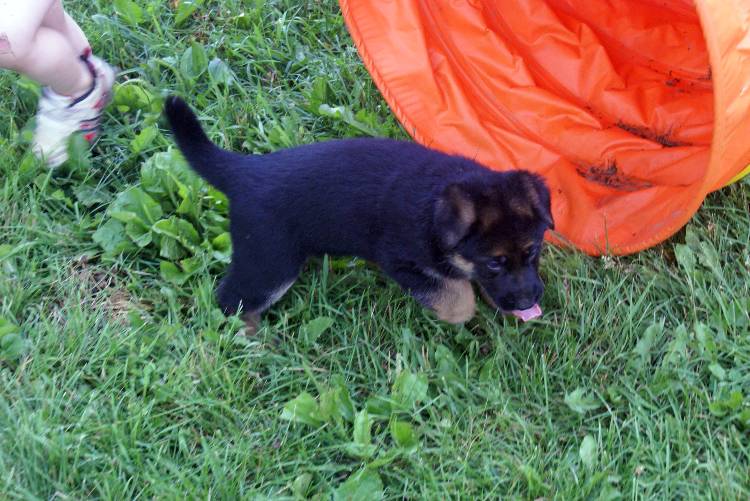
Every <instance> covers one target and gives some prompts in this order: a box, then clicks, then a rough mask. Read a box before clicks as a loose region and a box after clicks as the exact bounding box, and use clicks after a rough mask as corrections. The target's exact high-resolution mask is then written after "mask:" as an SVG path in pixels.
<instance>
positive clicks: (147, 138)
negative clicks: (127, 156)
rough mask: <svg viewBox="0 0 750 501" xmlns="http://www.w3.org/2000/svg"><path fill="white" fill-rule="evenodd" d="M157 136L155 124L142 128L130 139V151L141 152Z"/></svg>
mask: <svg viewBox="0 0 750 501" xmlns="http://www.w3.org/2000/svg"><path fill="white" fill-rule="evenodd" d="M157 137H159V128H158V127H157V126H155V125H151V126H149V127H146V128H144V129H143V130H141V132H139V133H138V135H136V136H135V138H134V139H133V140H132V141H130V151H132V152H133V153H136V154H137V153H140V152H142V151H143V150H145V149H146V148H148V147H149V146H151V144H153V142H154V139H156V138H157Z"/></svg>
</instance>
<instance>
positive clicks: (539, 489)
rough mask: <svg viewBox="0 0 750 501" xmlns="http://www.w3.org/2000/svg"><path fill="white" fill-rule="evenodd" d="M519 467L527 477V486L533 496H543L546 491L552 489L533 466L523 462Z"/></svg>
mask: <svg viewBox="0 0 750 501" xmlns="http://www.w3.org/2000/svg"><path fill="white" fill-rule="evenodd" d="M519 469H520V470H521V473H522V474H523V476H524V478H525V479H526V487H527V488H528V490H529V495H530V496H531V498H536V497H538V496H542V495H543V494H544V493H546V492H547V491H549V490H550V487H549V485H547V484H546V483H544V481H543V480H542V476H541V475H540V474H539V472H538V471H536V469H535V468H534V467H533V466H530V465H526V464H522V465H521V466H520V467H519Z"/></svg>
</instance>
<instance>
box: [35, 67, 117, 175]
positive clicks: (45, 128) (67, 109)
mask: <svg viewBox="0 0 750 501" xmlns="http://www.w3.org/2000/svg"><path fill="white" fill-rule="evenodd" d="M81 60H82V61H83V62H84V63H86V65H87V66H88V68H89V71H91V75H92V76H93V77H94V83H93V86H92V87H91V89H90V90H89V91H88V92H86V93H85V94H83V95H82V96H81V97H78V98H72V97H69V96H61V95H59V94H57V93H55V92H53V91H52V89H50V88H48V87H45V88H44V89H42V98H41V99H40V100H39V109H38V111H37V114H36V129H35V130H34V143H33V145H32V149H33V151H34V153H35V154H36V155H37V156H38V157H41V158H43V159H44V160H45V161H46V162H47V165H49V166H50V167H58V166H59V165H61V164H62V163H64V162H65V161H66V160H67V159H68V139H69V138H70V136H71V135H72V134H74V133H76V132H81V133H83V137H84V138H85V139H86V140H87V141H88V142H89V143H91V142H93V141H94V139H95V138H96V136H97V135H98V133H99V125H100V124H101V120H102V111H103V110H104V107H105V106H107V104H109V102H110V101H111V100H112V85H113V84H114V81H115V72H114V70H113V69H112V67H111V66H109V65H108V64H107V63H105V62H104V61H102V60H101V59H99V58H98V57H95V56H91V55H88V54H86V55H84V56H81Z"/></svg>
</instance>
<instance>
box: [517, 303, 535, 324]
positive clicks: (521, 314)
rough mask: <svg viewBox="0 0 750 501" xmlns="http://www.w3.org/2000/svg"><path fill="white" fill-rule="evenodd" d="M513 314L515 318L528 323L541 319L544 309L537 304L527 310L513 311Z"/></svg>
mask: <svg viewBox="0 0 750 501" xmlns="http://www.w3.org/2000/svg"><path fill="white" fill-rule="evenodd" d="M511 314H513V316H514V317H518V318H520V319H521V320H522V321H523V322H528V321H529V320H533V319H535V318H539V317H541V316H542V309H541V308H540V307H539V305H538V304H535V305H534V306H532V307H531V308H529V309H527V310H513V311H511Z"/></svg>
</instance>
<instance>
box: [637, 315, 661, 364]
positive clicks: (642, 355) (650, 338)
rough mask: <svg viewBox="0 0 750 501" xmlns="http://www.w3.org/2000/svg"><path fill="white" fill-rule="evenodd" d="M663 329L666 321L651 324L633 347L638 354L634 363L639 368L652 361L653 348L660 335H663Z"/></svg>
mask: <svg viewBox="0 0 750 501" xmlns="http://www.w3.org/2000/svg"><path fill="white" fill-rule="evenodd" d="M663 331H664V321H661V322H655V323H653V324H651V325H650V326H649V327H648V328H647V329H646V331H645V332H644V333H643V337H641V339H640V340H639V341H638V343H637V344H636V345H635V348H633V352H634V353H635V354H636V355H638V358H637V359H635V360H634V361H633V362H632V363H633V365H634V366H635V367H636V368H637V369H642V368H644V367H645V366H646V365H648V364H649V363H650V362H651V350H652V349H653V346H654V341H655V340H656V338H657V337H658V336H661V334H662V332H663Z"/></svg>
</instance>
